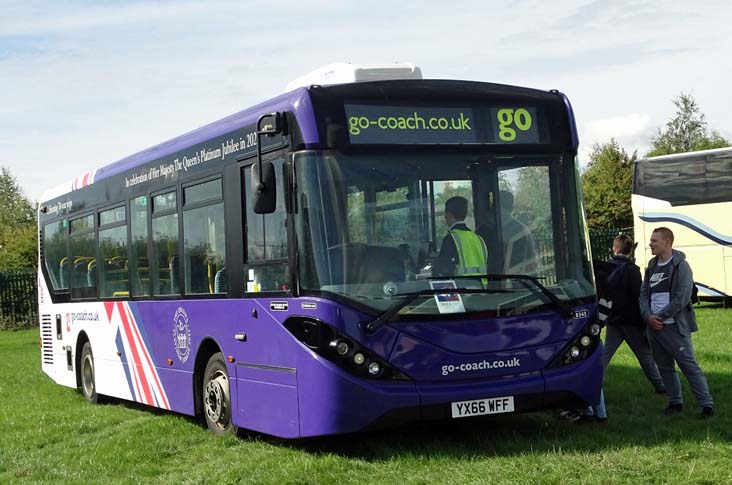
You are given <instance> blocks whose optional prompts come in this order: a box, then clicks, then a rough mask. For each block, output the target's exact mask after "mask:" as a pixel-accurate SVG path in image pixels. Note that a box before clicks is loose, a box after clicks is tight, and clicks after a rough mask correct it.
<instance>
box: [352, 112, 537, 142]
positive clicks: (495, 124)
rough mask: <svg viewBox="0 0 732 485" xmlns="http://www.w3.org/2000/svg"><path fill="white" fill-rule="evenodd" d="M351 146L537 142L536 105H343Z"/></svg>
mask: <svg viewBox="0 0 732 485" xmlns="http://www.w3.org/2000/svg"><path fill="white" fill-rule="evenodd" d="M344 108H345V114H346V121H347V123H348V134H349V140H350V143H352V144H355V145H437V144H456V145H461V144H538V143H546V141H542V140H541V137H540V133H539V121H540V120H539V118H538V113H537V108H536V107H535V106H525V105H523V106H494V107H488V108H484V107H473V108H468V107H459V106H458V107H444V106H440V107H435V106H384V105H359V104H348V103H347V104H345V106H344Z"/></svg>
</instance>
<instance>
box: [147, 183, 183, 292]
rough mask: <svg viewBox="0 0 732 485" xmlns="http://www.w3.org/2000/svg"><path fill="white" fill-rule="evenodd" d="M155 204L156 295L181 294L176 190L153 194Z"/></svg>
mask: <svg viewBox="0 0 732 485" xmlns="http://www.w3.org/2000/svg"><path fill="white" fill-rule="evenodd" d="M152 202H153V205H152V239H153V254H152V261H151V263H152V283H153V294H155V295H178V294H180V289H179V288H178V281H179V276H180V258H179V257H178V212H177V211H176V207H177V197H176V192H175V191H174V190H173V191H171V192H166V193H164V194H160V195H156V196H154V197H153V200H152Z"/></svg>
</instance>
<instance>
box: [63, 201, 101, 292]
mask: <svg viewBox="0 0 732 485" xmlns="http://www.w3.org/2000/svg"><path fill="white" fill-rule="evenodd" d="M69 224H70V227H71V236H70V238H69V249H70V250H71V258H70V259H69V268H70V269H71V281H70V283H71V298H74V299H76V298H94V297H96V296H97V287H96V282H97V278H96V270H97V265H96V257H95V254H96V248H95V246H96V242H95V237H94V214H89V215H86V216H82V217H79V218H77V219H72V220H71V221H70V223H69Z"/></svg>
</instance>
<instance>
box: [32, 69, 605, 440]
mask: <svg viewBox="0 0 732 485" xmlns="http://www.w3.org/2000/svg"><path fill="white" fill-rule="evenodd" d="M350 67H351V68H352V67H353V66H350ZM328 72H330V70H329V71H328ZM420 72H421V71H419V69H418V68H415V67H413V66H411V67H407V68H405V67H403V66H401V67H398V68H393V67H387V68H384V67H381V68H378V69H371V68H366V67H364V68H360V69H359V70H357V71H354V72H353V73H351V74H350V75H348V76H340V77H338V76H337V77H335V78H330V79H331V80H332V79H342V80H345V79H350V80H352V81H354V82H350V83H345V84H333V85H327V84H328V82H327V80H323V82H314V81H313V79H312V78H310V77H309V78H307V79H310V81H309V82H312V83H313V84H307V85H303V86H292V89H290V90H289V91H288V92H286V93H285V94H282V95H280V96H278V97H276V98H273V99H271V100H268V101H266V102H263V103H261V104H259V105H257V106H254V107H252V108H249V109H246V110H244V111H241V112H238V113H235V114H233V115H231V116H229V117H227V118H224V119H222V120H219V121H216V122H213V123H211V124H209V125H206V126H203V127H202V128H199V129H197V130H195V131H192V132H190V133H187V134H184V135H181V136H179V137H177V138H174V139H172V140H169V141H167V142H164V143H162V144H160V145H157V146H154V147H152V148H149V149H147V150H144V151H142V152H140V153H137V154H134V155H131V156H129V157H127V158H124V159H122V160H120V161H117V162H115V163H112V164H109V165H106V166H103V167H101V168H98V169H96V170H93V171H90V172H88V173H86V174H84V175H81V176H79V177H76V178H74V179H72V180H71V182H70V183H67V184H64V185H61V186H60V187H58V188H56V189H52V190H49V191H48V192H47V193H46V194H45V195H44V196H43V198H42V202H41V204H40V209H39V215H38V220H39V230H40V264H39V279H38V282H39V284H38V291H39V310H40V311H39V315H40V320H41V340H42V352H41V363H42V369H43V371H44V372H45V373H46V374H47V375H48V376H49V377H50V378H51V379H53V380H54V381H55V382H57V383H58V384H61V385H64V386H69V387H74V388H79V389H80V390H81V396H83V398H85V399H86V400H87V401H89V402H90V403H96V402H98V401H99V400H103V399H104V398H106V397H113V398H117V399H121V400H127V401H134V402H137V403H141V404H145V405H147V406H152V407H157V408H161V409H166V410H170V411H174V412H178V413H183V414H187V415H191V416H197V417H199V418H200V420H201V422H202V423H203V424H205V426H206V427H208V428H209V429H210V430H211V431H213V432H214V433H217V434H223V433H235V432H236V431H237V430H238V429H239V428H246V429H250V430H255V431H259V432H263V433H267V434H271V435H275V436H280V437H283V438H300V437H307V436H318V435H326V434H337V433H350V432H357V431H361V430H365V429H373V428H377V427H386V426H396V425H399V424H400V423H405V422H408V421H418V420H454V419H458V418H460V419H470V418H471V417H474V416H480V415H486V414H492V415H501V414H508V413H524V412H532V411H541V410H545V409H554V408H558V407H563V408H577V407H581V406H585V405H588V404H594V403H596V402H597V401H598V399H599V393H600V385H601V380H602V366H601V363H600V354H601V350H602V349H601V343H600V339H599V333H600V326H599V324H598V322H597V317H596V293H595V289H594V286H593V281H594V280H593V275H592V269H591V265H590V261H589V254H590V252H589V247H588V241H587V237H586V234H587V232H586V227H585V220H584V215H583V208H582V194H581V193H580V188H579V187H580V184H579V180H578V175H577V168H578V167H577V163H576V160H575V157H576V154H577V146H578V141H577V133H576V127H575V123H574V117H573V113H572V109H571V106H570V104H569V101H568V100H567V98H566V97H565V96H564V95H563V94H561V93H559V92H557V91H539V90H534V89H528V88H520V87H513V86H504V85H498V84H490V83H480V82H467V81H450V80H424V79H421V74H420ZM363 79H368V81H364V82H362V81H363ZM458 231H462V232H460V233H459V234H458ZM465 231H470V232H471V233H472V234H468V233H467V232H465ZM456 241H457V242H456ZM475 248H480V249H481V250H480V251H475ZM486 254H487V258H486V257H485V255H486ZM484 260H485V261H484Z"/></svg>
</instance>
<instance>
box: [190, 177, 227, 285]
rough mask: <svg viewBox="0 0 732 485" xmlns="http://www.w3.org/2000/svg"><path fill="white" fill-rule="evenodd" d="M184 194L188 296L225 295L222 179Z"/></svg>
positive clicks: (209, 182) (198, 185)
mask: <svg viewBox="0 0 732 485" xmlns="http://www.w3.org/2000/svg"><path fill="white" fill-rule="evenodd" d="M183 195H184V197H183V198H184V206H183V236H184V237H183V245H184V252H185V263H184V267H185V290H186V293H188V294H211V293H224V292H225V291H226V287H225V281H226V278H225V277H224V274H225V272H224V271H223V268H224V263H225V261H226V248H225V247H224V243H225V241H224V203H223V201H222V200H221V197H222V187H221V179H216V180H211V181H208V182H203V183H200V184H196V185H193V186H190V187H185V188H184V189H183ZM217 276H218V277H217ZM217 281H218V282H217Z"/></svg>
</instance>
